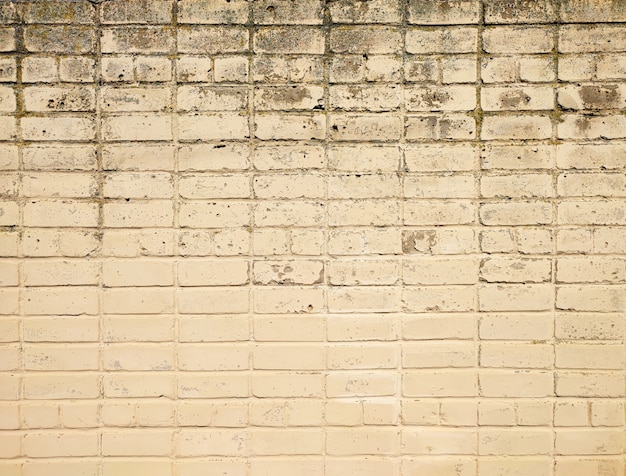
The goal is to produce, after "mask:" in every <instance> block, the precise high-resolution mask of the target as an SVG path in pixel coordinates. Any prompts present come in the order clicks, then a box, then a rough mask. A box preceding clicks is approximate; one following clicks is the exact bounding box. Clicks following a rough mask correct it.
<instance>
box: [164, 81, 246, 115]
mask: <svg viewBox="0 0 626 476" xmlns="http://www.w3.org/2000/svg"><path fill="white" fill-rule="evenodd" d="M176 101H177V102H176V104H177V107H178V109H179V110H180V111H238V110H241V109H245V108H246V107H247V105H248V92H247V91H246V90H245V89H243V88H230V87H215V86H180V87H179V88H178V90H177V99H176Z"/></svg>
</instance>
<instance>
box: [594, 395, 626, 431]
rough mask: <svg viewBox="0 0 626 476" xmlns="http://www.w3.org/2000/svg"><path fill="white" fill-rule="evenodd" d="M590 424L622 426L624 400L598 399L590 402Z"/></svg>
mask: <svg viewBox="0 0 626 476" xmlns="http://www.w3.org/2000/svg"><path fill="white" fill-rule="evenodd" d="M591 424H592V426H622V425H623V424H624V402H622V401H619V400H617V401H611V400H599V401H595V402H592V403H591Z"/></svg>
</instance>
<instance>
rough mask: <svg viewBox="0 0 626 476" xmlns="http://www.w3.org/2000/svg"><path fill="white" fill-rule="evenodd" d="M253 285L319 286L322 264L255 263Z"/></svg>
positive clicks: (301, 261) (295, 262) (299, 262)
mask: <svg viewBox="0 0 626 476" xmlns="http://www.w3.org/2000/svg"><path fill="white" fill-rule="evenodd" d="M253 273H254V282H255V284H271V285H276V284H320V283H321V282H322V279H323V273H324V264H323V263H322V262H321V261H308V260H306V261H305V260H299V261H292V260H289V261H287V260H285V261H255V262H254V268H253Z"/></svg>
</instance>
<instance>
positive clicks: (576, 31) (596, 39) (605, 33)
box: [559, 24, 626, 53]
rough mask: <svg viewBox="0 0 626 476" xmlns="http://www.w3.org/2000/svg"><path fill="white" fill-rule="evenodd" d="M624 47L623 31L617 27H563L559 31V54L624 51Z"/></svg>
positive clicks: (625, 42)
mask: <svg viewBox="0 0 626 476" xmlns="http://www.w3.org/2000/svg"><path fill="white" fill-rule="evenodd" d="M583 32H584V34H583ZM625 45H626V38H625V37H624V29H623V27H621V26H618V25H603V24H599V25H564V26H562V27H561V28H560V29H559V52H560V53H572V52H595V51H598V52H612V51H624V49H625Z"/></svg>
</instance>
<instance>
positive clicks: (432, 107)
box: [404, 86, 476, 111]
mask: <svg viewBox="0 0 626 476" xmlns="http://www.w3.org/2000/svg"><path fill="white" fill-rule="evenodd" d="M404 97H405V107H406V109H407V111H471V110H473V109H474V107H475V106H476V95H475V89H474V87H473V86H445V87H435V86H431V87H429V88H424V87H423V86H418V87H409V88H407V89H405V93H404Z"/></svg>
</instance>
